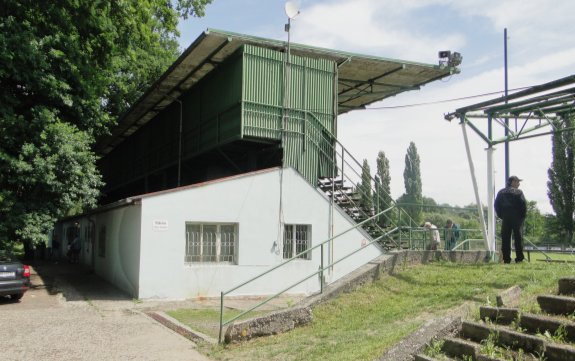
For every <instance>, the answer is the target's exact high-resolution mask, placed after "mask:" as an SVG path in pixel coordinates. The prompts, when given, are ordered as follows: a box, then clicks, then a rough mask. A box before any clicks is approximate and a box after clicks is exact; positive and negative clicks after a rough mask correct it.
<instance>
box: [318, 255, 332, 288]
mask: <svg viewBox="0 0 575 361" xmlns="http://www.w3.org/2000/svg"><path fill="white" fill-rule="evenodd" d="M330 263H331V262H330ZM319 293H323V244H322V245H321V272H320V274H319Z"/></svg>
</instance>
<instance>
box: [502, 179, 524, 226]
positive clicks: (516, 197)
mask: <svg viewBox="0 0 575 361" xmlns="http://www.w3.org/2000/svg"><path fill="white" fill-rule="evenodd" d="M495 212H496V213H497V217H499V218H501V219H505V220H509V221H515V222H523V220H525V217H526V216H527V202H526V201H525V197H524V196H523V192H522V191H521V190H520V189H517V188H513V187H511V186H509V187H506V188H503V189H502V190H500V191H499V193H497V197H496V198H495Z"/></svg>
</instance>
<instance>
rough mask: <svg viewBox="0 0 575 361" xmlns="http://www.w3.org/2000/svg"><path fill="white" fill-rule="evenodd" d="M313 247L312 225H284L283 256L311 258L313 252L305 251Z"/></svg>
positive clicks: (286, 257)
mask: <svg viewBox="0 0 575 361" xmlns="http://www.w3.org/2000/svg"><path fill="white" fill-rule="evenodd" d="M310 248H311V225H305V224H286V225H284V244H283V258H284V259H289V258H292V257H295V256H297V258H301V259H307V260H310V259H311V252H307V253H303V254H301V253H302V252H305V251H307V250H308V249H310Z"/></svg>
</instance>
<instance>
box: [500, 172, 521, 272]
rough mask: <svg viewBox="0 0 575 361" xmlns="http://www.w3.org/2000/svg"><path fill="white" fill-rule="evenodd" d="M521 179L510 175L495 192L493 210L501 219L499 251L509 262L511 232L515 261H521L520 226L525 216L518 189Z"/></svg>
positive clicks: (506, 261)
mask: <svg viewBox="0 0 575 361" xmlns="http://www.w3.org/2000/svg"><path fill="white" fill-rule="evenodd" d="M521 181H522V179H519V178H518V177H516V176H511V177H509V179H507V185H506V187H505V188H503V189H502V190H500V191H499V192H498V193H497V197H496V198H495V212H496V213H497V217H499V218H501V220H502V221H503V222H502V224H501V242H502V243H501V253H503V262H505V263H511V233H513V239H514V240H515V262H517V263H519V262H522V261H523V258H524V257H523V237H522V235H521V227H522V226H523V222H524V221H525V217H526V216H527V202H526V201H525V197H524V196H523V192H522V191H521V190H519V184H520V182H521Z"/></svg>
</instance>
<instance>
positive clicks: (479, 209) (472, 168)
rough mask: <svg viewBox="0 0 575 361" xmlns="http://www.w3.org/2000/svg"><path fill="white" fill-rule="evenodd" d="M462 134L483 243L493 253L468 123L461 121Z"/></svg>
mask: <svg viewBox="0 0 575 361" xmlns="http://www.w3.org/2000/svg"><path fill="white" fill-rule="evenodd" d="M462 117H463V119H465V114H463V115H462ZM460 124H461V132H462V133H463V140H464V142H465V151H466V153H467V162H468V164H469V173H470V174H471V182H472V183H473V191H474V193H475V202H476V204H477V212H478V213H479V221H480V223H481V232H482V233H483V241H484V242H485V249H487V250H488V251H489V253H490V254H491V252H492V251H493V250H492V249H491V245H490V244H489V241H488V238H487V237H488V236H487V228H486V226H485V217H484V215H483V206H482V205H481V199H480V198H479V189H478V188H477V177H476V176H475V166H474V165H473V158H471V149H470V148H469V139H468V137H467V129H466V127H465V125H466V124H471V123H467V122H466V121H465V120H462V121H461V123H460Z"/></svg>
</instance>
